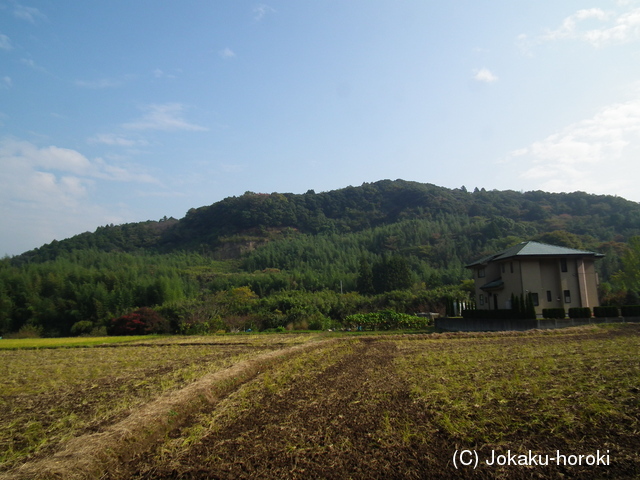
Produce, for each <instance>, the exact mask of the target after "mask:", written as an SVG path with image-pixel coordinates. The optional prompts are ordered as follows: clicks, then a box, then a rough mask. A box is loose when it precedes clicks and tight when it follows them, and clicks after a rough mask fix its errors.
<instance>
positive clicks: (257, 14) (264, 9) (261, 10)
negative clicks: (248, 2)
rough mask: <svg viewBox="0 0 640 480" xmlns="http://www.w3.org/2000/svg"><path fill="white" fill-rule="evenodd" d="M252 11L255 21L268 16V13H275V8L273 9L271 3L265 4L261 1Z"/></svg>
mask: <svg viewBox="0 0 640 480" xmlns="http://www.w3.org/2000/svg"><path fill="white" fill-rule="evenodd" d="M252 12H253V19H254V20H255V21H257V22H259V21H260V20H262V19H263V18H264V17H265V16H267V15H269V14H271V13H275V9H273V8H272V7H270V6H269V5H265V4H264V3H261V4H259V5H256V6H255V7H253V10H252Z"/></svg>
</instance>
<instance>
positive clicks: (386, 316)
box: [345, 310, 431, 330]
mask: <svg viewBox="0 0 640 480" xmlns="http://www.w3.org/2000/svg"><path fill="white" fill-rule="evenodd" d="M345 324H346V325H350V326H352V327H355V328H358V329H362V330H401V329H411V330H416V329H421V328H426V327H428V326H429V325H430V324H431V320H430V319H428V318H426V317H417V316H415V315H409V314H406V313H398V312H394V311H392V310H383V311H381V312H375V313H356V314H354V315H349V316H348V317H347V318H345Z"/></svg>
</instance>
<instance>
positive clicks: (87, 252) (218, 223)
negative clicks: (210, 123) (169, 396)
mask: <svg viewBox="0 0 640 480" xmlns="http://www.w3.org/2000/svg"><path fill="white" fill-rule="evenodd" d="M635 235H640V205H639V204H637V203H633V202H629V201H627V200H624V199H621V198H617V197H611V196H596V195H588V194H585V193H580V192H577V193H571V194H550V193H544V192H526V193H520V192H513V191H505V192H499V191H490V192H487V191H484V190H477V189H476V190H475V191H473V192H468V191H467V190H466V189H465V188H460V189H453V190H451V189H446V188H442V187H436V186H433V185H428V184H420V183H416V182H405V181H401V180H398V181H388V180H385V181H381V182H376V183H371V184H364V185H362V186H361V187H347V188H344V189H341V190H335V191H332V192H325V193H318V194H316V193H314V192H311V191H310V192H307V193H305V194H302V195H297V194H277V193H274V194H256V193H250V192H247V193H245V194H244V195H241V196H239V197H230V198H226V199H224V200H222V201H220V202H216V203H214V204H213V205H210V206H207V207H201V208H198V209H192V210H190V211H189V212H188V213H187V215H186V216H185V217H184V218H183V219H181V220H175V219H167V218H164V219H163V220H161V221H159V222H153V221H147V222H140V223H132V224H125V225H117V226H114V225H109V226H105V227H100V228H98V229H97V230H96V232H94V233H83V234H81V235H77V236H75V237H72V238H70V239H67V240H61V241H57V242H52V243H50V244H48V245H44V246H43V247H41V248H39V249H36V250H33V251H30V252H27V253H25V254H23V255H20V256H18V257H13V258H5V259H3V260H2V261H0V335H2V334H3V333H7V332H15V331H17V330H20V329H25V328H31V329H33V330H34V331H37V332H40V333H43V334H46V335H68V334H70V333H87V332H90V331H92V330H96V331H102V332H104V331H105V330H106V329H107V327H109V326H110V325H111V324H110V322H111V321H112V319H113V318H116V317H119V318H125V320H126V319H127V318H129V319H132V318H134V317H136V315H138V316H139V314H138V313H135V312H140V311H145V310H140V309H141V308H146V307H151V308H154V309H156V310H157V311H160V312H162V314H163V315H164V316H165V317H166V318H167V319H168V323H158V325H170V326H171V329H172V330H173V331H182V332H193V333H198V332H199V333H206V332H210V331H217V330H220V329H224V330H233V329H237V328H240V326H244V327H247V326H251V328H255V329H264V328H281V327H285V326H291V325H293V326H305V325H306V326H313V327H314V328H315V327H318V326H320V327H324V328H328V327H333V326H336V325H338V326H339V325H341V322H342V321H344V319H345V318H346V317H347V316H348V315H352V314H356V313H362V312H365V313H366V312H371V311H376V310H379V309H391V310H394V311H396V312H401V313H413V312H416V311H440V312H441V313H442V312H444V309H445V308H446V306H447V305H450V303H451V302H452V301H453V300H457V301H460V300H462V301H464V300H465V299H466V298H467V295H468V291H469V284H468V276H469V271H468V270H466V269H465V268H464V266H465V265H466V264H468V263H469V262H471V261H472V260H475V259H477V258H479V257H481V256H484V255H485V254H488V253H493V252H496V251H499V250H503V249H505V248H507V247H509V246H511V245H514V244H516V243H519V242H522V241H525V240H538V241H542V242H545V243H551V244H555V245H564V246H568V247H572V248H579V249H587V250H593V251H597V252H600V253H604V254H605V255H606V256H605V258H604V259H602V260H599V261H598V263H597V268H598V270H599V274H600V279H601V281H602V285H601V300H602V301H603V302H604V303H605V304H606V303H617V304H621V303H625V302H626V303H628V301H629V299H631V300H632V303H637V302H636V301H635V300H633V299H634V298H637V297H638V294H640V286H639V285H637V282H634V281H631V280H629V279H632V280H633V278H635V277H633V275H632V274H633V271H632V270H633V269H632V270H631V271H629V270H628V268H626V269H623V266H624V265H623V263H624V262H622V261H621V259H625V258H626V259H627V260H628V259H629V258H631V257H630V256H629V255H630V254H629V251H630V249H629V246H628V245H627V243H628V242H630V239H631V238H633V236H635ZM636 243H637V242H636ZM636 243H633V242H631V243H630V245H631V246H632V247H633V245H636ZM634 248H635V247H634ZM627 263H629V264H631V263H633V262H631V261H627ZM621 271H623V272H624V274H622V273H619V272H621ZM629 272H631V273H629ZM638 302H640V298H639V299H638ZM136 318H137V317H136Z"/></svg>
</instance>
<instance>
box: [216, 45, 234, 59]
mask: <svg viewBox="0 0 640 480" xmlns="http://www.w3.org/2000/svg"><path fill="white" fill-rule="evenodd" d="M218 55H220V56H221V57H222V58H233V57H235V56H236V54H235V52H234V51H233V50H231V49H230V48H229V47H226V48H223V49H222V50H220V51H219V52H218Z"/></svg>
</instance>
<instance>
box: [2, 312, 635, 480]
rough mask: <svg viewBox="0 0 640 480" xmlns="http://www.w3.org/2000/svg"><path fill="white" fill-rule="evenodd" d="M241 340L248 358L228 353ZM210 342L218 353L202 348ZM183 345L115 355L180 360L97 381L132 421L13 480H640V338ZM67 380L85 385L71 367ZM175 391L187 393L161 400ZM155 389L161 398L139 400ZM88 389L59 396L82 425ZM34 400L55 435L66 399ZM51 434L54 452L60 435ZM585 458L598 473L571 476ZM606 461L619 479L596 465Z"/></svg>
mask: <svg viewBox="0 0 640 480" xmlns="http://www.w3.org/2000/svg"><path fill="white" fill-rule="evenodd" d="M227 338H233V339H244V341H245V344H242V342H239V341H238V342H237V343H236V344H233V343H231V341H229V343H225V342H226V339H227ZM256 339H257V340H256ZM260 339H262V340H260ZM267 339H268V340H267ZM207 340H209V345H208V346H207V345H200V344H206V343H207ZM179 341H180V342H181V344H180V345H179V346H177V345H176V344H175V342H174V341H164V342H163V345H162V346H160V345H156V346H155V347H153V348H152V347H148V346H147V347H143V346H141V345H139V346H136V345H131V344H129V345H127V346H126V347H125V346H122V347H117V348H109V349H106V348H105V349H103V350H105V351H106V350H109V351H113V352H118V351H119V350H120V349H124V348H127V349H132V351H131V352H129V353H128V354H127V356H132V357H135V355H136V352H139V351H141V350H142V351H146V352H152V351H154V348H155V349H159V350H160V351H165V352H166V353H165V354H164V355H162V356H163V357H164V360H161V359H160V358H158V359H156V360H149V362H148V363H149V364H150V365H153V367H150V368H149V369H147V370H144V369H141V370H140V367H131V369H130V370H128V366H130V365H132V364H127V363H125V364H123V365H122V366H119V367H117V368H118V370H115V369H114V370H113V371H112V372H111V375H107V376H104V377H100V375H99V374H97V376H96V379H94V380H91V381H92V382H94V383H96V382H98V383H99V381H98V380H97V379H98V378H101V379H102V380H100V381H103V382H104V385H105V387H104V388H105V391H106V392H109V393H108V396H110V397H111V400H112V401H113V402H115V403H116V404H118V402H124V403H126V406H125V407H123V408H121V409H120V410H117V409H116V410H114V413H113V415H111V416H107V417H101V421H96V420H95V419H94V417H92V416H91V415H90V414H84V413H80V414H76V415H79V417H80V418H81V419H82V420H80V421H79V424H81V425H82V427H81V428H77V429H75V430H74V429H71V430H65V432H66V433H65V435H66V437H65V436H64V435H62V434H59V435H58V436H57V437H56V436H55V435H54V437H55V438H50V439H48V440H47V442H46V443H45V444H44V445H42V446H38V447H35V448H33V450H32V451H31V453H25V454H23V455H22V456H20V457H18V456H16V455H14V457H13V459H12V460H10V461H8V462H5V465H4V466H3V468H4V470H5V473H4V475H3V474H0V478H104V479H111V480H117V479H125V478H135V479H183V478H184V479H214V478H221V479H222V478H229V479H231V478H267V479H268V478H274V479H275V478H300V479H302V478H304V479H307V478H326V479H333V478H335V479H339V478H340V479H341V478H354V479H359V478H362V479H364V478H367V479H369V478H385V477H386V478H403V479H404V478H409V479H410V478H445V479H446V478H523V479H524V478H638V477H639V476H640V454H639V451H640V434H639V432H640V415H639V414H640V391H639V389H638V386H639V385H640V355H639V354H638V352H640V326H638V325H633V324H631V325H621V326H614V327H611V326H607V327H600V326H589V327H580V328H572V329H566V330H556V331H544V332H534V331H532V332H519V333H487V334H439V335H438V334H436V335H393V336H375V337H374V336H359V337H345V338H340V337H322V336H321V335H316V336H297V337H293V336H289V335H282V336H269V337H265V336H252V337H207V338H206V339H202V338H201V339H195V338H194V339H189V338H185V337H183V338H181V339H179ZM191 342H192V344H190V343H191ZM176 348H177V350H176ZM207 349H208V350H207ZM75 350H92V349H74V351H75ZM48 352H58V350H51V351H48ZM185 352H188V354H187V353H185ZM207 352H208V353H207ZM2 353H4V352H2ZM11 353H16V352H15V351H13V352H11ZM17 353H25V352H22V351H18V352H17ZM43 353H46V352H45V351H29V354H30V355H34V356H38V355H41V354H43ZM61 353H64V352H61ZM67 353H71V354H73V353H74V352H72V351H67ZM94 355H96V354H95V353H94ZM62 357H64V355H62V356H61V358H62ZM40 360H41V361H48V362H51V358H47V359H46V360H45V359H43V358H42V357H40ZM76 360H77V361H80V363H83V364H86V363H90V362H88V360H87V359H86V358H85V359H84V360H81V359H76ZM37 361H38V360H35V362H37ZM102 361H104V359H103V360H102ZM67 368H69V369H73V366H71V361H69V365H68V367H67ZM153 368H155V369H156V370H153ZM162 368H166V370H162ZM143 370H144V373H143ZM120 371H122V372H128V373H122V374H120ZM185 372H194V373H190V374H189V375H185ZM165 378H169V379H171V380H170V381H168V380H165V381H167V382H168V384H166V385H165V386H164V387H162V388H160V387H158V384H161V383H162V381H163V379H165ZM141 379H146V380H147V381H148V382H149V383H151V384H153V385H154V387H153V388H148V387H147V389H145V388H142V387H140V389H137V388H138V387H136V385H137V384H136V382H139V381H141ZM109 382H111V383H109ZM87 384H88V383H86V382H84V383H83V382H82V381H78V382H77V383H76V384H75V387H74V386H71V387H68V388H62V387H60V388H59V389H58V392H59V393H58V394H59V395H62V392H66V394H69V392H70V391H74V392H75V393H74V394H69V395H71V398H74V399H75V401H72V402H69V403H68V405H69V406H68V407H67V409H68V410H71V411H73V409H72V408H71V406H70V405H71V404H74V403H76V404H77V403H78V402H80V403H81V402H84V401H87V402H89V403H90V402H91V400H90V398H91V397H92V395H91V394H90V393H91V392H90V391H85V390H86V385H87ZM96 384H97V383H96ZM106 385H109V387H106ZM33 388H34V391H33V392H32V393H31V394H29V395H27V394H21V395H24V396H25V397H28V396H31V400H32V404H31V410H30V414H31V415H32V416H33V417H34V418H37V417H38V415H40V417H41V418H49V417H50V421H49V423H48V424H46V421H43V420H39V421H40V423H41V424H43V425H44V424H46V425H54V424H55V421H54V419H55V415H56V412H57V411H53V412H52V411H51V410H47V408H45V407H43V405H44V402H40V403H38V402H37V401H36V399H39V398H45V397H43V396H46V395H49V394H50V393H48V392H44V391H43V390H38V389H37V388H35V387H33ZM83 392H84V393H83ZM12 395H13V396H11V395H4V394H3V395H2V401H3V403H2V408H3V409H5V411H7V412H9V411H11V409H14V411H15V410H16V408H17V407H16V405H22V409H23V410H24V408H25V407H24V405H25V404H26V403H24V402H26V398H21V397H20V394H17V393H15V392H14V393H13V394H12ZM51 395H55V393H51ZM19 397H20V398H19ZM59 398H63V397H62V396H61V397H59ZM16 399H19V400H21V401H22V402H23V403H20V402H17V400H16ZM50 401H51V400H49V402H50ZM63 403H64V402H63ZM107 403H108V404H109V405H110V403H109V402H107ZM90 405H91V403H90ZM92 408H94V409H95V407H92V406H90V407H88V410H91V409H92ZM2 418H3V421H4V419H5V415H4V414H3V415H2ZM22 418H27V417H22ZM5 426H7V428H10V429H12V431H13V432H14V433H15V432H17V431H18V430H19V428H17V425H15V424H14V425H7V424H5ZM47 428H49V429H47ZM43 429H44V430H43V431H44V437H45V438H47V435H48V433H47V432H49V431H55V429H53V430H51V427H43ZM22 435H26V433H24V429H23V433H22ZM2 445H3V448H5V443H3V444H2ZM456 450H458V451H460V450H468V451H469V452H475V453H477V455H478V458H479V459H480V462H479V464H478V466H477V469H473V467H472V466H468V467H464V466H463V465H462V464H461V463H460V460H461V457H457V459H456V461H455V463H456V464H457V466H458V467H459V469H456V468H455V466H454V452H456ZM509 451H510V452H511V454H512V456H514V462H515V463H517V462H518V460H520V461H522V458H520V457H515V455H518V454H524V455H527V454H528V455H529V457H528V458H529V461H530V459H531V456H532V455H533V458H534V460H535V459H536V458H538V457H536V455H540V456H541V457H540V459H541V458H543V456H544V455H547V454H548V455H553V457H554V458H555V456H556V453H557V452H559V454H561V455H564V456H565V457H568V459H567V460H565V462H564V464H561V465H557V464H556V463H557V462H553V461H552V462H549V461H547V463H548V465H546V466H545V465H533V466H527V465H510V464H507V465H498V464H496V463H499V458H500V457H498V459H497V461H496V463H494V464H493V465H489V464H488V463H489V462H490V461H491V459H492V456H493V455H496V456H498V455H504V459H509V457H508V452H509ZM529 451H531V452H529ZM597 451H599V452H600V455H601V457H596V456H595V454H596V452H597ZM605 452H608V453H607V456H606V457H605V456H604V455H605ZM469 455H473V453H469ZM579 455H583V458H582V459H581V463H582V464H581V465H570V464H569V463H571V461H572V460H573V459H574V458H573V457H572V456H576V457H575V459H576V462H575V463H577V460H578V456H579ZM589 455H592V457H589ZM470 458H471V457H470ZM596 458H599V459H600V460H601V462H600V463H604V461H605V460H607V463H608V465H601V464H600V465H597V464H596V465H594V464H591V465H589V464H587V462H589V461H591V463H594V462H593V460H594V459H596ZM462 459H463V460H467V458H466V457H464V458H462ZM507 463H508V462H507ZM540 463H542V461H541V462H540ZM561 463H562V462H561Z"/></svg>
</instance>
